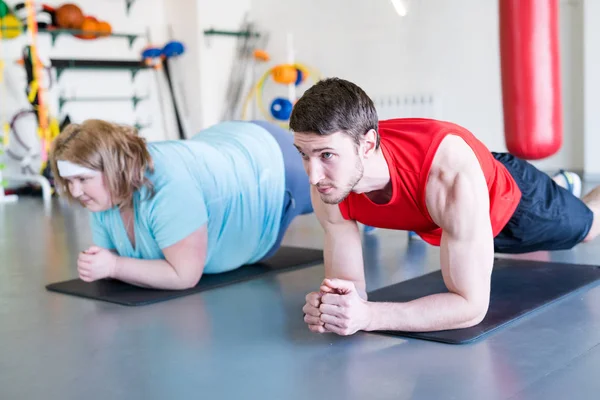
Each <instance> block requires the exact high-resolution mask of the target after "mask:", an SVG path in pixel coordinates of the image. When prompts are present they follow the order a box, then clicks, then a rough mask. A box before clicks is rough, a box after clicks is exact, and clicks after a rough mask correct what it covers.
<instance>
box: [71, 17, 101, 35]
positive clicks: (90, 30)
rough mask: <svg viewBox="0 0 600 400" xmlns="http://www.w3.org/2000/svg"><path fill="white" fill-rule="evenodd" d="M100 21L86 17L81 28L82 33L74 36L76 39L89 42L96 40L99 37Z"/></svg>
mask: <svg viewBox="0 0 600 400" xmlns="http://www.w3.org/2000/svg"><path fill="white" fill-rule="evenodd" d="M98 22H99V21H98V19H97V18H96V17H92V16H89V15H88V16H86V17H85V18H84V19H83V23H82V24H81V28H80V30H81V31H82V33H80V34H77V35H74V36H75V37H77V38H79V39H87V40H91V39H96V38H97V37H98V32H99V30H98Z"/></svg>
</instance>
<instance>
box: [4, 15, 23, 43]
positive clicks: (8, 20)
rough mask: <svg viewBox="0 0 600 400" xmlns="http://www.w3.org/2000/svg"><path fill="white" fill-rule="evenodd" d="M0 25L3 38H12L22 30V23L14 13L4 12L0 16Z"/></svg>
mask: <svg viewBox="0 0 600 400" xmlns="http://www.w3.org/2000/svg"><path fill="white" fill-rule="evenodd" d="M0 26H1V27H2V37H3V38H5V39H14V38H16V37H18V36H19V35H20V34H21V33H22V31H23V24H22V23H21V21H20V20H19V18H17V17H16V16H15V15H14V14H6V15H5V16H4V17H2V18H0Z"/></svg>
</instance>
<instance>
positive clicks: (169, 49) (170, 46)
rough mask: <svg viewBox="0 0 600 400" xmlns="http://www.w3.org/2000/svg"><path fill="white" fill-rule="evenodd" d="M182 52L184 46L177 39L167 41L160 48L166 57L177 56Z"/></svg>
mask: <svg viewBox="0 0 600 400" xmlns="http://www.w3.org/2000/svg"><path fill="white" fill-rule="evenodd" d="M184 52H185V47H183V43H181V42H177V41H173V42H169V43H167V44H166V45H165V47H163V50H162V53H163V55H164V56H165V57H166V58H169V57H174V56H179V55H181V54H183V53H184Z"/></svg>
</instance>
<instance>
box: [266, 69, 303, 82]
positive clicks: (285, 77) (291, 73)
mask: <svg viewBox="0 0 600 400" xmlns="http://www.w3.org/2000/svg"><path fill="white" fill-rule="evenodd" d="M271 75H272V76H273V80H274V81H275V82H277V83H281V84H282V85H289V84H291V83H295V82H296V79H298V71H297V70H296V67H294V66H293V65H289V64H282V65H277V66H276V67H274V68H273V69H272V70H271Z"/></svg>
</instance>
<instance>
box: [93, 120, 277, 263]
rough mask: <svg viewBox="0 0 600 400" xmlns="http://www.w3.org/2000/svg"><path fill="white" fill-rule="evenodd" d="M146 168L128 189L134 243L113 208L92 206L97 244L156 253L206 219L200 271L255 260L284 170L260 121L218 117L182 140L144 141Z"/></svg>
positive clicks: (264, 244)
mask: <svg viewBox="0 0 600 400" xmlns="http://www.w3.org/2000/svg"><path fill="white" fill-rule="evenodd" d="M148 150H149V152H150V155H151V156H152V159H153V161H154V173H152V174H150V173H148V174H147V176H148V178H149V179H150V181H151V182H152V183H153V185H154V190H155V195H154V197H152V198H149V199H148V198H147V191H146V189H145V188H143V189H142V190H140V191H138V192H136V193H135V195H134V217H135V218H134V224H135V228H134V231H135V242H136V243H135V248H133V246H132V245H131V242H130V241H129V238H128V237H127V233H126V231H125V226H124V224H123V220H122V218H121V216H120V213H119V210H118V209H117V208H116V207H114V208H112V209H110V210H107V211H102V212H96V213H92V216H91V221H92V232H93V238H94V242H95V244H96V245H97V246H100V247H104V248H108V249H115V250H116V251H117V252H118V254H119V255H121V256H124V257H132V258H143V259H160V258H163V259H164V254H163V252H162V250H161V249H164V248H165V247H168V246H171V245H173V244H175V243H177V242H178V241H180V240H182V239H184V238H185V237H187V236H188V235H190V234H191V233H192V232H194V231H195V230H197V229H198V228H200V227H201V226H202V225H204V224H206V223H208V248H207V257H206V262H205V267H204V272H205V273H219V272H224V271H229V270H232V269H235V268H237V267H239V266H241V265H244V264H250V263H253V262H256V261H258V260H260V259H261V258H262V257H263V256H264V255H265V254H266V253H267V251H268V250H270V249H271V247H272V246H273V245H274V243H275V240H276V239H277V235H278V233H279V227H280V220H281V214H282V212H283V198H284V191H285V172H284V163H283V156H282V154H281V149H280V147H279V145H278V144H277V142H276V141H275V139H274V138H273V136H272V135H271V134H270V133H269V132H268V131H266V130H265V129H264V128H262V127H260V126H258V125H256V124H253V123H250V122H243V121H238V122H223V123H220V124H217V125H215V126H212V127H210V128H208V129H206V130H203V131H201V132H200V133H199V134H198V135H196V136H194V137H193V138H192V139H190V140H181V141H164V142H154V143H149V144H148Z"/></svg>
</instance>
